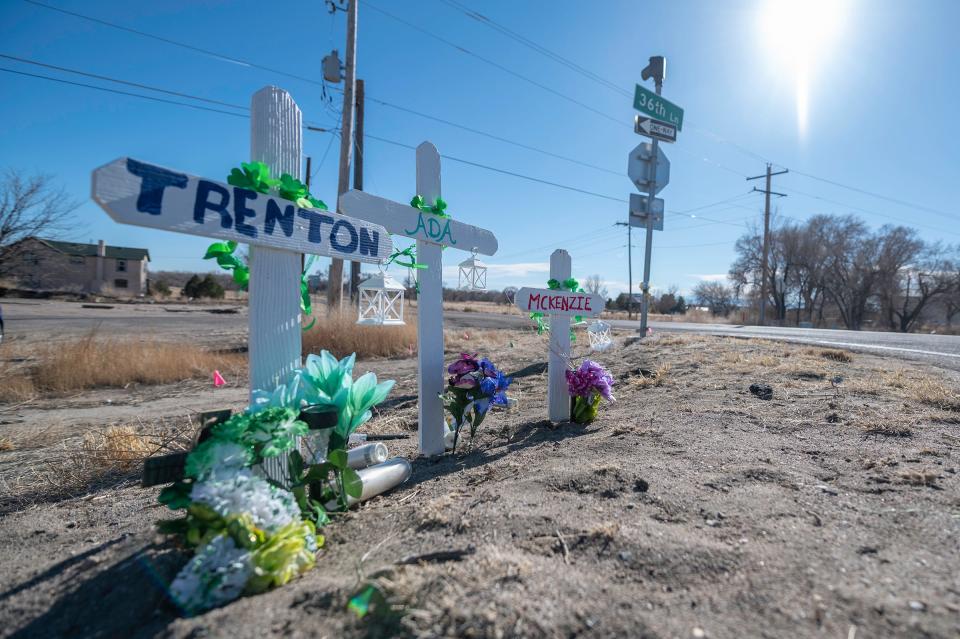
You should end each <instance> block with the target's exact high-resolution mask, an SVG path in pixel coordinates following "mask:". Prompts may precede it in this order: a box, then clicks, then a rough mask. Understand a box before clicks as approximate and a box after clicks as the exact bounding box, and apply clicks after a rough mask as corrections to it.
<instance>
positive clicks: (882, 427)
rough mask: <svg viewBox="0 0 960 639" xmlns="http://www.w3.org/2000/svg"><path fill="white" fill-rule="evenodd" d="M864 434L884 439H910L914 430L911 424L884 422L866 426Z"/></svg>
mask: <svg viewBox="0 0 960 639" xmlns="http://www.w3.org/2000/svg"><path fill="white" fill-rule="evenodd" d="M863 432H864V434H866V435H882V436H883V437H910V436H912V435H913V428H911V427H910V425H909V424H894V423H892V422H884V423H881V424H872V425H870V426H866V427H865V428H864V429H863Z"/></svg>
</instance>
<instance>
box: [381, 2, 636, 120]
mask: <svg viewBox="0 0 960 639" xmlns="http://www.w3.org/2000/svg"><path fill="white" fill-rule="evenodd" d="M364 6H367V7H369V8H371V9H373V10H374V11H377V12H379V13H382V14H383V15H385V16H387V17H388V18H390V19H392V20H396V21H397V22H399V23H401V24H404V25H406V26H408V27H410V28H411V29H413V30H415V31H419V32H420V33H422V34H424V35H427V36H430V37H431V38H433V39H434V40H437V41H439V42H442V43H443V44H445V45H447V46H448V47H452V48H454V49H456V50H457V51H460V52H461V53H465V54H467V55H469V56H471V57H474V58H476V59H477V60H480V61H481V62H483V63H485V64H488V65H490V66H492V67H494V68H496V69H498V70H500V71H502V72H504V73H507V74H509V75H512V76H513V77H515V78H518V79H520V80H523V81H524V82H527V83H528V84H532V85H533V86H535V87H538V88H540V89H543V90H544V91H548V92H549V93H552V94H553V95H555V96H557V97H559V98H563V99H564V100H567V101H568V102H572V103H573V104H576V105H577V106H580V107H582V108H584V109H587V110H588V111H591V112H593V113H595V114H597V115H599V116H600V117H602V118H606V119H607V120H611V121H613V122H616V123H617V124H624V125H626V123H624V122H622V121H621V120H620V119H619V118H615V117H613V116H610V115H607V114H606V113H604V112H603V111H600V110H598V109H594V108H593V107H592V106H590V105H589V104H586V103H584V102H581V101H580V100H577V99H576V98H572V97H570V96H569V95H566V94H565V93H561V92H559V91H557V90H555V89H553V88H551V87H548V86H547V85H545V84H542V83H540V82H537V81H536V80H534V79H532V78H528V77H527V76H525V75H523V74H520V73H517V72H516V71H514V70H513V69H510V68H509V67H505V66H503V65H502V64H499V63H497V62H494V61H493V60H491V59H489V58H485V57H483V56H481V55H479V54H477V53H474V52H473V51H470V50H469V49H467V48H465V47H462V46H460V45H459V44H457V43H455V42H452V41H450V40H447V39H446V38H444V37H443V36H440V35H437V34H436V33H433V32H431V31H427V30H426V29H424V28H423V27H421V26H420V25H418V24H414V23H413V22H409V21H407V20H404V19H403V18H401V17H399V16H396V15H394V14H392V13H390V12H389V11H386V10H384V9H381V8H380V7H378V6H376V5H373V4H371V3H370V2H366V3H365V5H364Z"/></svg>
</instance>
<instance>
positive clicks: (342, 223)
mask: <svg viewBox="0 0 960 639" xmlns="http://www.w3.org/2000/svg"><path fill="white" fill-rule="evenodd" d="M340 229H347V234H348V235H350V241H349V242H348V243H347V244H341V243H340V238H339V237H337V233H339V231H340ZM330 246H332V247H333V248H335V249H337V250H338V251H343V252H344V253H353V252H354V251H356V250H357V229H355V228H353V224H351V223H350V222H347V221H346V220H337V223H336V224H334V225H333V228H332V229H330Z"/></svg>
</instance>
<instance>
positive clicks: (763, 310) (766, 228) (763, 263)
mask: <svg viewBox="0 0 960 639" xmlns="http://www.w3.org/2000/svg"><path fill="white" fill-rule="evenodd" d="M770 170H771V164H770V163H769V162H767V172H766V174H765V175H757V176H754V177H749V178H747V181H750V180H759V179H760V178H762V177H765V178H766V179H767V186H766V188H764V189H758V188H757V187H753V190H754V191H756V192H757V193H763V194H764V206H763V253H762V255H761V258H760V322H759V323H760V325H761V326H763V325H764V324H766V322H767V271H768V268H769V267H768V264H769V259H770V258H769V255H770V196H771V195H777V196H779V197H787V194H786V193H777V192H775V191H771V190H770V178H772V177H773V176H774V175H783V174H784V173H789V170H787V169H784V170H783V171H777V172H776V173H771V172H770Z"/></svg>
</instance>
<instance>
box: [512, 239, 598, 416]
mask: <svg viewBox="0 0 960 639" xmlns="http://www.w3.org/2000/svg"><path fill="white" fill-rule="evenodd" d="M571 270H572V269H571V263H570V254H569V253H567V252H566V251H564V250H563V249H557V250H556V251H554V252H553V253H552V254H551V255H550V279H554V280H557V281H558V282H563V281H564V280H567V279H569V278H570V273H571ZM514 304H515V305H516V306H517V308H519V309H520V310H521V311H525V312H528V313H543V314H544V315H549V316H550V347H549V352H548V356H547V405H548V407H549V417H550V421H551V422H567V421H570V394H569V393H568V392H567V376H566V370H567V362H568V361H569V359H570V318H571V317H576V316H578V315H579V316H583V317H599V316H600V313H601V312H602V311H603V307H604V300H603V298H602V297H601V296H599V295H596V294H594V293H586V292H579V293H574V292H571V291H565V290H562V289H549V288H529V287H524V288H521V289H520V290H519V291H517V293H516V295H515V296H514Z"/></svg>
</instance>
